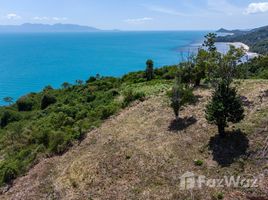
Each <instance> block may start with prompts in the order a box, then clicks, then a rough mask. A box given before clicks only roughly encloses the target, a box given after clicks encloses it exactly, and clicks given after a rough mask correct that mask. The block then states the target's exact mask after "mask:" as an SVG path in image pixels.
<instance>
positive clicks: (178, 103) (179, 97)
mask: <svg viewBox="0 0 268 200" xmlns="http://www.w3.org/2000/svg"><path fill="white" fill-rule="evenodd" d="M168 95H169V96H170V98H171V107H172V109H173V111H174V114H175V117H176V119H178V117H179V111H180V109H181V107H182V106H184V105H186V104H188V103H192V102H194V100H195V97H194V94H193V90H192V89H190V88H189V87H187V85H185V84H182V83H181V80H180V79H178V78H176V80H175V83H174V86H173V88H172V91H171V94H168Z"/></svg>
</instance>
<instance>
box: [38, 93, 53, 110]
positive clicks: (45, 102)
mask: <svg viewBox="0 0 268 200" xmlns="http://www.w3.org/2000/svg"><path fill="white" fill-rule="evenodd" d="M56 102H57V99H56V97H55V96H53V95H50V94H45V95H44V96H43V97H42V99H41V109H42V110H44V109H46V108H47V107H48V106H50V105H52V104H54V103H56Z"/></svg>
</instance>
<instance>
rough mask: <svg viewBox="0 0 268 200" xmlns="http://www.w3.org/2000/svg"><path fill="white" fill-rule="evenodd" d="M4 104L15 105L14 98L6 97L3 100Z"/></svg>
mask: <svg viewBox="0 0 268 200" xmlns="http://www.w3.org/2000/svg"><path fill="white" fill-rule="evenodd" d="M3 100H4V102H6V103H8V104H9V105H10V104H12V103H13V101H14V100H13V98H12V97H5V98H3Z"/></svg>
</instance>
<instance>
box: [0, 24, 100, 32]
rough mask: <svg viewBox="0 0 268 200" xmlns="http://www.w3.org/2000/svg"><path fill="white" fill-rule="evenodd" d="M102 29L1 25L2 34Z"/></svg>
mask: <svg viewBox="0 0 268 200" xmlns="http://www.w3.org/2000/svg"><path fill="white" fill-rule="evenodd" d="M97 31H101V30H100V29H97V28H94V27H89V26H80V25H76V24H53V25H49V24H31V23H25V24H22V25H1V26H0V32H97Z"/></svg>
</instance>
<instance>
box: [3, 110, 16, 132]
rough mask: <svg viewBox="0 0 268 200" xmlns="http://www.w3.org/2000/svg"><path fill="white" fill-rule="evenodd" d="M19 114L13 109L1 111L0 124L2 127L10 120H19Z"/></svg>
mask: <svg viewBox="0 0 268 200" xmlns="http://www.w3.org/2000/svg"><path fill="white" fill-rule="evenodd" d="M19 120H20V115H19V114H18V113H16V112H15V111H11V110H5V111H3V113H2V115H1V116H0V126H1V128H4V127H5V126H7V125H8V124H9V123H11V122H15V121H19Z"/></svg>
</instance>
